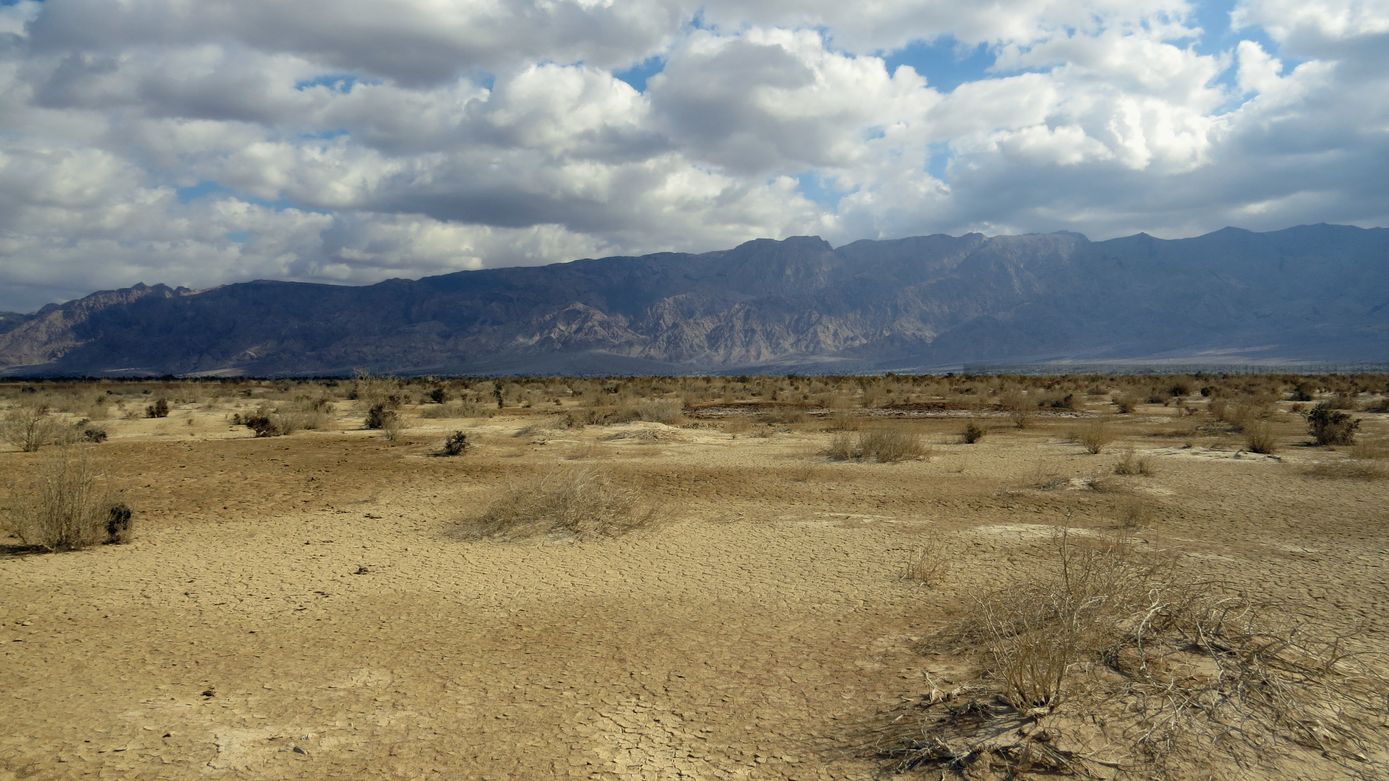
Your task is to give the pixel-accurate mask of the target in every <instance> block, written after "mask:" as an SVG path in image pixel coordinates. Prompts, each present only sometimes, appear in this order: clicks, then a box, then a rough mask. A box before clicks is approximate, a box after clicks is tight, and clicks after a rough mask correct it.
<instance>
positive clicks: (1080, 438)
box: [1071, 419, 1115, 455]
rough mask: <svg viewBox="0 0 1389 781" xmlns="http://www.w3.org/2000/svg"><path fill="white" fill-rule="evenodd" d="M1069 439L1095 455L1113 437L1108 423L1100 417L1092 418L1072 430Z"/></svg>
mask: <svg viewBox="0 0 1389 781" xmlns="http://www.w3.org/2000/svg"><path fill="white" fill-rule="evenodd" d="M1071 439H1072V440H1074V441H1075V442H1076V443H1077V444H1079V445H1081V446H1083V447H1084V448H1085V450H1086V452H1088V453H1090V454H1091V455H1096V454H1098V453H1100V452H1102V451H1103V450H1104V448H1105V446H1106V445H1108V444H1109V443H1111V442H1113V441H1114V439H1115V437H1114V432H1113V431H1111V430H1110V428H1109V424H1108V423H1107V422H1105V421H1104V420H1102V419H1101V420H1093V421H1091V422H1089V423H1087V424H1085V425H1084V426H1082V427H1081V428H1079V429H1077V430H1076V431H1074V432H1072V433H1071Z"/></svg>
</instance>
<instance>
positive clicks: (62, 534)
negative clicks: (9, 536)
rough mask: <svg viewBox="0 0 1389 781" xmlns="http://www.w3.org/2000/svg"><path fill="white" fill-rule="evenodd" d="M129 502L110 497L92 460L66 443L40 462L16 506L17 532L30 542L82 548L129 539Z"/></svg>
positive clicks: (50, 547) (51, 547) (56, 547)
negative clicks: (37, 470) (35, 477)
mask: <svg viewBox="0 0 1389 781" xmlns="http://www.w3.org/2000/svg"><path fill="white" fill-rule="evenodd" d="M131 516H132V513H131V511H130V508H129V507H127V506H126V505H125V504H121V503H116V502H113V501H112V497H111V492H110V489H109V488H108V487H107V485H106V482H105V480H104V479H103V478H102V476H101V475H100V474H99V473H98V472H97V470H96V468H95V467H94V466H93V465H92V462H91V460H90V459H89V458H88V457H87V456H86V455H85V454H83V453H80V452H78V451H76V450H75V449H73V448H63V449H62V450H60V451H58V452H57V453H55V454H54V455H53V456H52V457H50V458H49V459H48V460H47V461H46V462H45V463H44V464H43V467H42V471H41V472H40V474H39V477H38V480H37V481H36V483H35V484H34V486H33V487H32V489H31V490H30V491H29V493H28V494H27V495H26V496H25V497H24V499H22V500H21V502H20V504H19V507H18V508H17V511H16V517H15V524H14V525H15V532H16V534H17V535H18V537H19V538H20V540H22V541H23V542H24V544H26V545H33V546H36V547H39V548H43V549H45V550H50V551H55V550H78V549H81V548H86V547H88V546H91V545H95V544H97V543H99V542H112V543H124V542H129V540H130V534H131Z"/></svg>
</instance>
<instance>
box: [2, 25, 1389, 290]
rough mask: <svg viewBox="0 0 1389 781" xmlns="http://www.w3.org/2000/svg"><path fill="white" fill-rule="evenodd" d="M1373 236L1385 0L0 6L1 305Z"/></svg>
mask: <svg viewBox="0 0 1389 781" xmlns="http://www.w3.org/2000/svg"><path fill="white" fill-rule="evenodd" d="M1316 222H1333V223H1345V224H1355V225H1362V226H1372V225H1373V226H1384V225H1389V0H1222V1H1219V2H1209V3H1205V2H1186V1H1185V0H989V1H988V2H983V1H981V2H975V3H960V2H958V1H957V0H951V2H937V1H936V0H865V2H845V1H844V0H706V1H705V2H698V1H696V0H295V1H294V2H284V1H283V0H46V1H44V2H39V1H38V0H0V310H12V311H32V310H34V309H36V308H38V307H39V306H42V305H43V304H45V303H48V302H51V301H59V300H67V299H71V298H75V297H78V296H81V295H85V294H86V293H89V292H92V291H94V290H98V289H110V288H118V287H125V286H128V285H132V284H134V283H136V282H140V281H144V282H147V283H151V284H153V283H156V282H163V283H167V284H171V285H184V286H188V287H193V288H206V287H212V286H216V285H219V284H225V283H229V282H236V281H243V280H248V279H288V280H301V281H313V282H334V283H345V284H364V283H370V282H376V281H379V280H382V279H388V278H392V277H408V278H414V277H419V276H424V275H431V274H441V273H448V272H452V271H459V270H465V269H478V268H491V267H498V266H511V265H535V264H543V263H552V262H558V261H566V260H572V259H576V258H582V257H600V256H606V255H619V254H640V253H647V252H657V251H666V250H676V251H687V252H701V251H708V250H714V249H722V248H727V247H731V246H735V245H737V244H739V243H741V242H743V241H747V240H749V239H753V238H760V237H771V238H783V237H786V236H793V235H819V236H822V237H824V238H825V239H827V240H828V241H830V242H831V243H833V244H835V245H840V244H844V243H848V242H850V241H854V240H857V239H863V238H870V239H871V238H894V237H902V236H912V235H922V234H931V233H951V234H960V233H966V232H971V231H978V232H981V233H986V234H1006V233H1027V232H1049V231H1058V230H1069V231H1078V232H1081V233H1084V234H1086V235H1088V236H1090V237H1091V238H1093V239H1103V238H1109V237H1114V236H1120V235H1128V234H1132V233H1137V232H1141V231H1145V232H1148V233H1151V234H1153V235H1156V236H1161V237H1169V238H1175V237H1181V236H1191V235H1197V234H1200V233H1204V232H1207V231H1210V230H1215V229H1218V228H1221V227H1224V226H1227V225H1234V226H1238V227H1245V228H1249V229H1254V230H1267V229H1277V228H1283V227H1288V226H1292V225H1298V224H1306V223H1316Z"/></svg>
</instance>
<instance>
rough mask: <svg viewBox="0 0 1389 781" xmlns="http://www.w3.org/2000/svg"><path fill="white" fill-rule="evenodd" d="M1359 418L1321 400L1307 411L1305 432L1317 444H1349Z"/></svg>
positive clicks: (1352, 438)
mask: <svg viewBox="0 0 1389 781" xmlns="http://www.w3.org/2000/svg"><path fill="white" fill-rule="evenodd" d="M1359 428H1360V421H1359V420H1352V419H1351V417H1350V415H1349V414H1347V413H1345V412H1341V411H1340V410H1337V409H1334V408H1333V407H1332V406H1331V405H1330V404H1328V403H1326V402H1322V403H1321V404H1318V405H1317V406H1315V407H1313V408H1312V409H1311V411H1310V412H1308V413H1307V433H1308V434H1311V435H1312V440H1313V441H1314V442H1316V443H1317V444H1318V445H1349V444H1352V443H1354V442H1355V432H1356V430H1357V429H1359Z"/></svg>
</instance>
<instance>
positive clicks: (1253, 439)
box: [1244, 420, 1278, 455]
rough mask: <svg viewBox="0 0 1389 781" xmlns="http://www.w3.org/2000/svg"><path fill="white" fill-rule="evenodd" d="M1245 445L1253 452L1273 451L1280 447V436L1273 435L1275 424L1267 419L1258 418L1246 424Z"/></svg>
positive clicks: (1265, 452) (1269, 452) (1267, 452)
mask: <svg viewBox="0 0 1389 781" xmlns="http://www.w3.org/2000/svg"><path fill="white" fill-rule="evenodd" d="M1244 446H1245V448H1246V449H1248V450H1249V452H1251V453H1263V454H1265V455H1268V454H1271V453H1273V452H1274V451H1275V450H1277V449H1278V438H1277V437H1275V436H1274V435H1273V424H1271V423H1269V422H1268V421H1267V420H1256V421H1253V422H1250V423H1248V424H1246V425H1245V426H1244Z"/></svg>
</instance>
